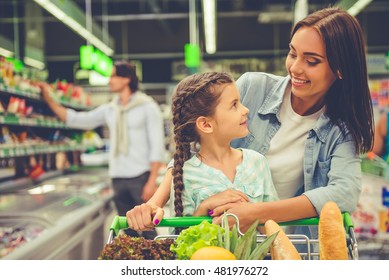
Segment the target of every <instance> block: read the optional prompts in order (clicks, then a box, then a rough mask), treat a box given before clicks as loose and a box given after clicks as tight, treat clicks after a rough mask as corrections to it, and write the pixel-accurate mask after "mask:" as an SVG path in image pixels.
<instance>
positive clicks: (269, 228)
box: [265, 220, 301, 260]
mask: <svg viewBox="0 0 389 280" xmlns="http://www.w3.org/2000/svg"><path fill="white" fill-rule="evenodd" d="M265 230H266V235H267V236H270V235H272V234H273V233H275V232H277V231H278V234H277V237H276V238H275V239H274V241H273V244H272V245H271V246H270V254H271V258H272V259H273V260H301V256H300V254H299V253H298V252H297V249H296V247H294V245H293V243H292V242H291V241H290V240H289V238H288V237H287V236H286V234H285V232H284V230H283V229H282V228H281V227H280V226H279V225H278V224H277V223H276V222H274V221H273V220H268V221H267V222H266V223H265Z"/></svg>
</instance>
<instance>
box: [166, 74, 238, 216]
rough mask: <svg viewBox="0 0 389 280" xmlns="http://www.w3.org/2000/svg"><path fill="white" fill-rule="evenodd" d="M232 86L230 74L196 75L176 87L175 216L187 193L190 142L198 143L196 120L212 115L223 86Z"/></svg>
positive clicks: (174, 118) (173, 100)
mask: <svg viewBox="0 0 389 280" xmlns="http://www.w3.org/2000/svg"><path fill="white" fill-rule="evenodd" d="M230 83H233V79H232V78H231V76H230V75H229V74H227V73H219V72H209V73H202V74H194V75H191V76H189V77H186V78H185V79H183V80H182V81H181V82H180V83H179V84H178V85H177V87H176V90H175V92H174V94H173V97H172V113H173V125H174V142H175V144H176V151H175V153H174V156H173V157H174V166H173V171H172V174H173V185H174V210H175V212H176V216H177V217H180V216H182V213H183V210H184V209H183V205H182V200H181V197H182V191H183V190H184V182H183V166H184V162H185V161H186V160H188V159H189V158H190V157H191V152H190V145H191V143H197V142H199V140H200V139H199V135H198V133H197V131H196V120H197V118H199V117H201V116H204V117H209V116H212V115H213V114H214V112H215V108H216V106H217V104H218V103H219V97H220V95H221V93H222V91H223V88H222V87H220V85H224V84H230Z"/></svg>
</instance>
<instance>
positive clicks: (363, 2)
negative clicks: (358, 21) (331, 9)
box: [337, 0, 373, 16]
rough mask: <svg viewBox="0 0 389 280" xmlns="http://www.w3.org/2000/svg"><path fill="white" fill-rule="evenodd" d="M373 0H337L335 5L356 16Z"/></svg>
mask: <svg viewBox="0 0 389 280" xmlns="http://www.w3.org/2000/svg"><path fill="white" fill-rule="evenodd" d="M372 1H373V0H352V1H350V0H342V1H339V3H338V4H337V6H339V7H341V8H342V9H344V10H347V12H348V13H349V14H350V15H352V16H356V15H357V14H359V12H361V11H362V10H363V9H364V8H365V7H366V6H367V5H368V4H370V3H371V2H372Z"/></svg>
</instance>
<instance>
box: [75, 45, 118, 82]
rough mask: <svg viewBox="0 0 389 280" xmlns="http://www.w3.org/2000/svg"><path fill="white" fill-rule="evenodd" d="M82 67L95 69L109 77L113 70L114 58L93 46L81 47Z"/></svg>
mask: <svg viewBox="0 0 389 280" xmlns="http://www.w3.org/2000/svg"><path fill="white" fill-rule="evenodd" d="M80 67H81V69H88V70H95V71H96V72H97V73H99V74H101V75H103V76H106V77H109V76H110V75H111V72H112V67H113V62H112V59H111V58H109V57H108V56H106V55H105V54H104V53H103V52H101V51H100V50H98V49H95V48H94V47H93V46H81V47H80Z"/></svg>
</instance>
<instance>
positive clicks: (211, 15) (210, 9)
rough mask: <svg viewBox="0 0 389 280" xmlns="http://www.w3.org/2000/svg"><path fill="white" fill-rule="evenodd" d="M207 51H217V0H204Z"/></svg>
mask: <svg viewBox="0 0 389 280" xmlns="http://www.w3.org/2000/svg"><path fill="white" fill-rule="evenodd" d="M203 15H204V34H205V51H206V52H207V53H209V54H214V53H215V52H216V1H215V0H203Z"/></svg>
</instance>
